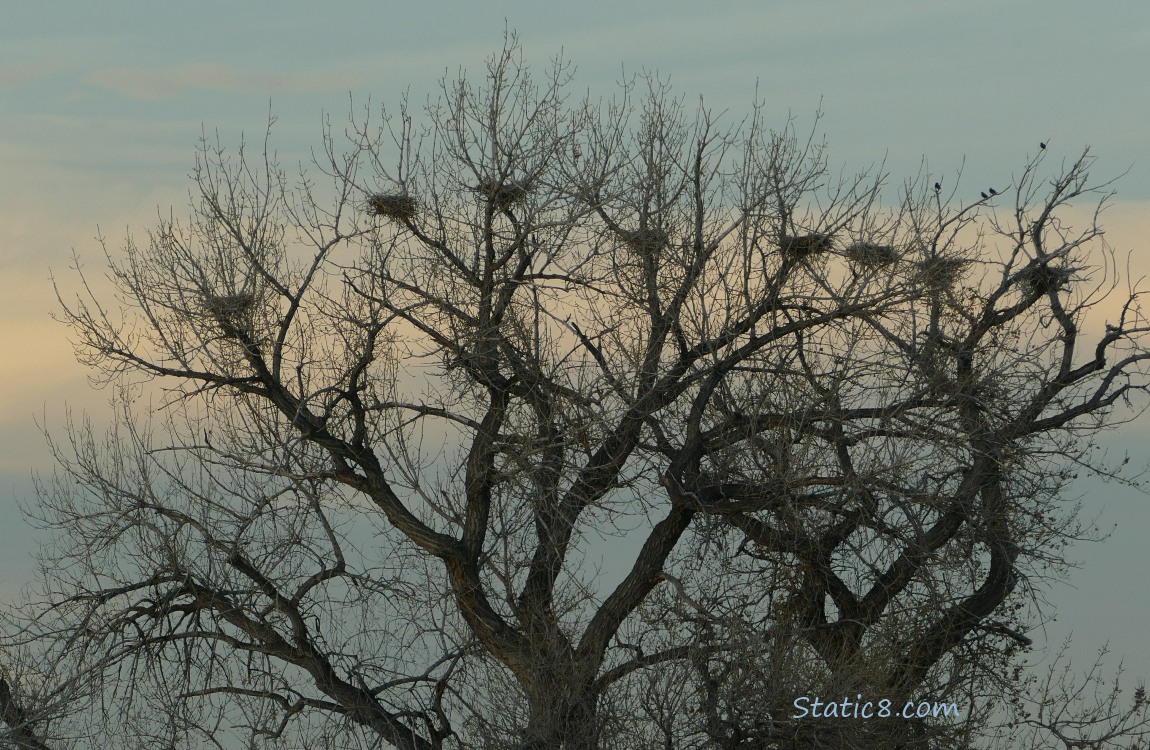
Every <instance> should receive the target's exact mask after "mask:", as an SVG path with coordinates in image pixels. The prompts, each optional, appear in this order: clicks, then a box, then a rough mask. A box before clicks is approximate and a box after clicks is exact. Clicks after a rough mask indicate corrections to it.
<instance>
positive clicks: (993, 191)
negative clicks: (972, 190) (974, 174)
mask: <svg viewBox="0 0 1150 750" xmlns="http://www.w3.org/2000/svg"><path fill="white" fill-rule="evenodd" d="M990 194H991V195H998V191H997V190H995V189H994V188H990Z"/></svg>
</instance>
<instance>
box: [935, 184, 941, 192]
mask: <svg viewBox="0 0 1150 750" xmlns="http://www.w3.org/2000/svg"><path fill="white" fill-rule="evenodd" d="M939 190H942V183H941V182H936V183H934V192H936V193H937V192H938V191H939Z"/></svg>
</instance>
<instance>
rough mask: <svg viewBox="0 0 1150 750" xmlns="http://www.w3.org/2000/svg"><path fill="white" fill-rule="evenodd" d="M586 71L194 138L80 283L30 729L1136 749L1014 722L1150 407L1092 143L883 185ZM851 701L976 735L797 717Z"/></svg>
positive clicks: (26, 671) (231, 739)
mask: <svg viewBox="0 0 1150 750" xmlns="http://www.w3.org/2000/svg"><path fill="white" fill-rule="evenodd" d="M570 82H571V71H570V68H569V67H568V66H567V65H566V64H564V63H563V62H562V61H558V62H556V63H554V64H553V65H552V66H551V67H550V68H547V69H545V70H542V71H537V70H536V71H533V70H531V69H530V68H529V67H528V66H527V65H526V64H524V62H523V60H522V59H521V57H520V54H519V50H518V48H517V46H516V45H515V44H514V41H513V40H512V42H511V43H510V44H508V45H507V46H506V47H505V48H504V49H503V50H502V51H501V52H500V53H498V54H496V55H495V56H493V57H492V58H491V59H490V61H489V63H488V66H487V68H486V71H485V73H484V74H483V75H482V76H480V77H479V78H478V79H477V80H472V79H469V78H468V77H466V76H461V77H460V78H459V79H458V80H446V81H445V82H444V84H443V88H442V91H441V92H440V93H439V96H438V98H432V99H429V103H428V104H427V105H426V106H425V107H424V108H422V109H415V108H411V107H409V106H408V105H407V104H406V102H404V103H402V104H401V105H400V106H399V108H398V109H397V110H395V111H391V112H388V111H384V112H383V113H382V115H376V114H374V113H369V114H368V115H365V116H363V117H361V118H358V119H353V120H352V122H351V124H350V125H349V127H348V129H347V130H346V132H345V135H346V139H344V138H341V137H340V135H339V134H338V133H333V132H331V131H330V130H329V131H328V132H326V133H325V136H324V141H323V143H324V149H323V151H322V155H321V157H320V158H318V159H317V160H316V163H315V164H314V165H313V166H312V167H311V168H309V169H301V170H300V171H299V174H298V175H292V174H289V173H288V172H287V171H286V170H285V169H284V168H283V167H281V165H280V164H279V163H278V162H277V160H276V157H275V154H274V152H273V150H272V149H271V147H270V145H268V144H269V143H270V141H265V144H264V148H263V150H262V151H257V152H253V151H252V150H251V148H249V147H244V148H240V149H239V150H237V151H234V152H233V151H229V150H228V149H226V148H224V147H223V146H222V145H220V144H219V143H217V142H213V141H210V140H206V139H205V141H204V142H203V143H202V144H201V148H200V150H199V154H198V158H197V162H196V169H195V172H194V175H193V176H194V185H195V187H194V196H193V202H192V206H191V212H190V215H189V216H188V218H186V219H176V218H164V217H161V218H160V219H159V221H158V222H157V223H156V224H155V225H154V226H153V227H152V228H151V229H150V230H149V231H148V232H147V233H146V236H145V237H142V238H140V239H133V238H129V239H128V240H127V241H126V243H125V245H124V246H123V247H122V248H120V249H118V250H108V253H107V255H108V269H109V272H110V280H111V282H112V284H113V285H114V287H115V289H114V291H113V292H111V293H110V294H105V293H103V292H101V290H100V289H99V288H98V285H97V284H92V285H91V286H89V284H88V282H87V281H86V280H83V281H82V284H81V286H80V294H78V295H76V294H73V293H71V292H69V291H67V290H66V288H65V290H64V291H62V292H61V304H62V306H63V318H64V320H65V321H66V322H67V324H68V326H69V327H70V330H71V333H72V336H73V337H74V339H75V342H76V346H77V351H78V353H79V356H80V357H81V359H82V360H83V361H84V362H85V363H87V364H89V365H91V366H92V367H93V368H94V369H93V372H95V373H97V374H98V376H99V377H100V378H102V379H103V382H105V383H108V384H111V385H112V386H113V387H114V388H116V389H117V391H116V392H117V393H119V405H120V411H119V412H118V417H117V419H116V421H115V425H114V427H113V428H112V430H111V431H110V432H109V433H108V434H107V435H106V436H100V435H96V434H94V432H93V430H91V429H90V428H88V427H86V426H85V424H84V423H77V424H75V425H74V426H73V428H72V429H71V430H70V431H69V434H68V438H69V439H68V440H63V441H59V442H55V443H53V446H54V448H55V452H56V456H57V459H58V462H59V471H58V472H57V475H56V476H55V477H54V478H51V479H45V480H44V481H43V482H42V483H41V485H40V493H39V494H40V501H39V506H38V508H39V509H38V511H37V516H38V518H39V519H40V520H41V521H42V523H44V524H45V525H46V526H48V527H49V528H51V529H53V530H54V531H55V532H57V533H58V534H59V535H60V536H59V539H60V542H59V543H58V544H57V546H56V547H55V548H54V550H53V551H52V554H53V558H52V560H53V563H52V566H51V568H50V569H49V571H48V575H47V578H46V580H45V582H44V584H43V588H42V593H41V596H40V597H39V598H38V599H37V600H36V601H33V602H30V603H29V604H28V605H27V607H26V608H22V609H18V610H13V611H11V612H9V613H8V615H6V618H7V619H6V626H5V628H6V629H5V635H4V638H5V640H4V650H3V652H2V653H3V660H4V661H3V662H2V663H0V670H3V671H2V675H0V676H3V678H4V679H3V680H2V681H0V687H2V688H3V690H2V691H0V716H2V718H3V720H4V722H5V723H6V724H7V725H8V727H9V729H10V733H9V737H10V741H12V742H14V743H16V745H17V746H20V747H49V748H63V747H74V746H77V745H82V746H94V745H95V743H96V742H97V741H106V742H114V743H116V744H117V746H121V747H137V746H138V747H171V748H176V747H189V748H199V747H229V746H236V747H238V746H240V745H242V746H244V747H251V748H263V747H268V748H273V747H285V748H294V747H301V748H302V747H308V748H327V747H330V748H336V747H340V748H345V747H365V748H366V747H395V748H402V749H403V750H433V749H434V750H439V749H447V748H452V749H454V748H459V749H462V748H469V749H470V748H476V749H483V750H495V749H497V748H518V749H521V750H546V749H551V748H554V749H556V750H557V749H558V748H566V749H569V750H575V749H578V750H600V749H601V750H608V749H612V748H619V749H620V750H623V749H632V748H654V747H660V748H667V749H669V750H680V749H681V750H686V749H688V748H700V749H701V748H723V749H727V748H730V749H731V750H734V749H736V748H747V749H753V748H763V749H766V748H780V749H781V748H810V747H828V748H855V747H884V748H887V747H905V748H912V747H916V748H918V747H939V748H942V747H952V748H963V747H972V746H990V745H992V744H994V743H995V742H1002V743H1006V744H1005V745H1004V746H1010V747H1027V746H1029V747H1048V746H1049V743H1051V742H1065V743H1066V747H1068V748H1069V747H1072V746H1076V745H1072V744H1070V743H1072V742H1078V741H1084V740H1089V741H1102V740H1103V739H1105V740H1106V741H1117V740H1118V739H1122V740H1123V741H1130V740H1137V738H1139V737H1141V735H1142V733H1143V732H1144V731H1145V726H1146V724H1145V711H1144V709H1145V699H1144V694H1143V693H1142V692H1141V691H1139V692H1138V693H1137V694H1136V695H1135V699H1134V701H1133V703H1132V704H1131V702H1130V701H1128V700H1127V701H1126V702H1124V703H1123V702H1120V701H1119V698H1118V692H1117V687H1116V686H1115V688H1114V690H1113V691H1111V692H1106V691H1103V693H1102V695H1101V699H1100V703H1099V704H1098V705H1097V706H1086V707H1085V708H1081V707H1079V708H1080V712H1079V713H1077V714H1071V713H1068V710H1069V709H1068V706H1070V704H1072V703H1073V701H1074V700H1075V699H1076V697H1077V694H1076V692H1075V691H1076V690H1077V688H1076V687H1075V686H1074V685H1071V684H1069V683H1067V684H1063V683H1060V682H1059V681H1058V677H1059V676H1058V675H1057V674H1054V673H1052V675H1051V678H1050V679H1049V680H1048V681H1047V682H1046V683H1045V687H1044V688H1043V692H1042V693H1041V694H1040V697H1039V698H1038V699H1036V700H1037V703H1038V707H1037V708H1035V707H1034V706H1030V707H1028V706H1027V704H1026V703H1025V701H1026V699H1027V695H1028V691H1029V690H1031V686H1030V683H1028V680H1032V679H1033V678H1032V677H1027V676H1026V674H1024V673H1023V672H1022V671H1021V670H1020V664H1021V661H1020V655H1021V654H1022V653H1024V652H1025V650H1026V649H1027V647H1029V646H1030V645H1031V637H1030V635H1028V633H1030V632H1031V630H1032V629H1033V628H1034V627H1035V626H1036V625H1038V624H1040V622H1039V621H1038V620H1037V614H1036V611H1035V610H1034V608H1033V607H1032V604H1033V602H1034V599H1035V597H1036V595H1037V594H1038V593H1039V592H1040V591H1041V587H1042V585H1043V581H1045V580H1046V579H1047V577H1048V576H1051V575H1055V576H1056V575H1059V574H1060V573H1061V572H1062V570H1063V567H1064V563H1065V560H1064V558H1063V555H1062V552H1063V549H1064V545H1065V544H1066V543H1067V541H1068V540H1071V539H1073V538H1075V537H1076V536H1079V535H1081V534H1082V533H1083V530H1082V529H1081V528H1080V526H1079V525H1078V523H1077V521H1076V512H1077V511H1076V508H1074V507H1073V506H1072V505H1071V504H1068V503H1066V502H1065V497H1064V496H1065V491H1066V489H1067V486H1068V484H1069V482H1070V481H1071V479H1072V478H1073V476H1074V474H1075V473H1076V472H1078V471H1082V470H1103V471H1109V469H1106V467H1103V466H1101V465H1099V464H1098V463H1097V462H1096V461H1095V460H1094V458H1093V454H1092V453H1091V451H1090V448H1091V446H1092V445H1093V444H1094V438H1095V436H1096V435H1097V434H1098V433H1099V432H1100V431H1101V430H1103V429H1105V428H1108V427H1110V426H1113V425H1115V424H1118V423H1120V422H1121V421H1123V420H1124V419H1127V418H1129V416H1131V415H1132V414H1133V413H1134V412H1133V411H1132V410H1131V405H1133V406H1135V407H1137V406H1140V405H1141V404H1142V403H1143V401H1142V400H1141V399H1142V396H1143V394H1144V392H1145V390H1146V387H1147V382H1148V381H1147V364H1146V363H1147V360H1150V351H1148V350H1147V346H1146V345H1147V331H1148V325H1147V321H1146V319H1145V318H1144V316H1143V312H1142V308H1141V306H1140V299H1141V298H1140V293H1139V292H1138V291H1137V290H1135V289H1133V288H1130V287H1127V286H1126V285H1125V282H1124V281H1123V280H1122V279H1121V278H1120V275H1119V273H1118V271H1119V267H1120V264H1119V263H1116V262H1115V258H1114V255H1113V252H1112V250H1111V249H1110V248H1109V247H1108V246H1107V245H1106V244H1105V242H1104V240H1103V236H1102V230H1101V228H1100V226H1099V225H1098V223H1097V219H1098V212H1097V211H1095V212H1094V213H1090V212H1089V211H1087V212H1085V213H1084V212H1082V211H1081V207H1082V206H1083V204H1084V202H1085V203H1089V204H1090V205H1091V206H1094V207H1097V208H1098V209H1101V207H1102V206H1104V205H1105V202H1106V200H1107V199H1108V198H1109V196H1110V194H1111V193H1110V188H1109V185H1108V184H1107V183H1096V182H1092V181H1091V178H1090V176H1089V169H1090V166H1091V163H1092V159H1091V157H1090V156H1089V154H1088V153H1086V152H1084V153H1082V154H1081V155H1080V156H1079V157H1078V158H1072V159H1068V160H1066V161H1064V162H1062V163H1054V162H1057V160H1058V158H1059V157H1058V156H1056V155H1055V154H1054V153H1053V152H1054V151H1055V149H1054V148H1047V147H1046V145H1045V144H1043V146H1042V148H1040V149H1039V148H1038V144H1037V142H1036V143H1035V144H1034V145H1035V149H1036V153H1035V155H1034V156H1032V157H1029V158H1027V159H1025V160H1024V161H1023V162H1022V164H1021V166H1020V171H1018V172H1017V173H1016V176H1015V177H1014V180H1013V182H1012V184H1010V185H998V186H996V188H995V189H993V190H990V189H988V188H983V187H975V188H971V189H970V190H969V191H968V190H966V189H965V188H964V189H963V190H961V191H960V190H959V189H958V188H957V187H950V186H951V185H953V184H955V182H956V181H955V180H954V179H949V178H948V179H941V180H940V178H939V177H938V176H935V175H929V174H926V173H925V172H924V173H923V174H919V175H917V176H915V177H912V178H911V179H909V180H907V181H906V182H905V183H902V184H901V185H899V186H896V187H893V188H892V187H891V186H889V185H888V176H887V175H886V174H884V173H883V172H882V170H881V169H877V170H876V169H872V170H869V171H866V172H864V173H860V174H858V175H854V176H849V175H848V176H843V174H842V173H837V172H836V170H834V169H832V168H831V166H830V160H829V156H828V153H827V150H826V147H825V144H824V143H823V142H822V141H821V140H820V139H819V136H818V129H817V120H816V123H815V124H814V125H812V127H811V128H810V129H809V130H807V129H806V128H801V129H800V128H799V126H798V125H797V123H796V122H795V121H794V120H790V119H786V120H783V121H781V122H780V123H779V124H778V127H776V128H774V129H772V128H771V127H770V125H769V123H768V115H767V112H766V110H765V107H764V106H763V104H762V103H759V102H756V103H754V104H753V106H752V108H751V111H750V113H749V114H748V115H747V116H746V117H745V118H744V119H742V120H741V121H732V120H730V118H728V117H719V116H716V115H714V114H713V113H712V112H711V111H710V110H709V109H707V108H706V106H705V105H703V104H702V103H700V104H699V105H698V106H697V107H692V106H688V104H687V102H686V101H685V100H684V99H683V98H681V97H676V96H675V95H674V94H673V92H672V91H671V89H670V87H669V86H668V85H667V84H666V82H665V81H663V80H661V79H659V78H658V77H655V76H648V77H637V78H633V79H629V80H627V81H624V82H623V83H622V84H621V87H620V89H619V90H618V92H617V93H616V94H615V95H614V96H613V97H611V98H602V99H597V98H592V97H587V98H583V99H577V98H575V97H573V96H572V95H571V94H570V93H569V90H570ZM944 185H946V186H947V187H945V188H944V187H943V186H944ZM984 190H985V191H986V194H985V195H982V196H980V195H979V194H980V193H981V192H982V191H984ZM968 192H969V195H967V193H968ZM1088 316H1094V317H1095V318H1097V319H1098V320H1101V319H1102V318H1105V320H1106V324H1105V327H1104V328H1102V327H1101V326H1100V327H1099V328H1100V330H1099V331H1098V332H1097V334H1092V331H1093V329H1092V328H1091V327H1090V325H1089V321H1088ZM142 393H150V394H153V395H152V398H154V399H156V400H155V401H151V402H149V401H146V400H144V399H143V398H142V397H141V394H142ZM605 552H606V553H609V557H610V560H611V561H612V562H611V564H610V565H606V566H603V565H601V564H599V563H600V558H601V557H602V556H603V555H604V554H605ZM620 561H622V562H620ZM1090 679H1091V680H1094V682H1095V683H1097V682H1098V678H1097V676H1096V675H1094V674H1093V673H1092V675H1091V676H1090ZM856 696H859V700H862V701H866V700H870V701H874V702H876V703H877V702H878V701H879V700H881V699H888V700H890V701H892V702H893V704H894V706H895V710H898V709H899V708H900V707H901V706H902V705H904V704H905V703H906V702H908V701H911V702H914V703H915V704H917V703H918V702H919V701H921V700H926V701H930V702H937V703H938V704H940V705H941V704H951V703H953V704H955V705H956V706H958V708H959V710H960V711H961V714H962V717H961V719H954V718H946V717H941V718H940V717H938V716H933V715H932V716H929V717H922V716H921V715H920V716H918V717H914V718H905V717H899V716H894V717H890V718H887V717H881V718H876V719H875V720H873V721H871V720H866V721H844V720H838V721H836V720H832V719H827V718H820V717H816V716H811V715H809V714H808V715H797V714H800V713H801V712H799V711H797V710H796V707H797V706H798V703H796V700H797V699H800V698H803V697H806V698H808V699H811V700H813V699H814V698H816V697H818V698H820V699H821V701H822V702H823V703H830V702H839V701H842V699H843V698H844V697H846V698H850V699H851V700H854V699H855V697H856ZM1131 705H1132V707H1131ZM1028 711H1029V713H1027V712H1028ZM20 743H23V744H20ZM229 743H239V744H234V745H229ZM1028 743H1029V744H1028ZM1077 746H1081V745H1077Z"/></svg>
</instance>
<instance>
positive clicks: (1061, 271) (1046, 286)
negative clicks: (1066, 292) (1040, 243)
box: [1018, 264, 1077, 295]
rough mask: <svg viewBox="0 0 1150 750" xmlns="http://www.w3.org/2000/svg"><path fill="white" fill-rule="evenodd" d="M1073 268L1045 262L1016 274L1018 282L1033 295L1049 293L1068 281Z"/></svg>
mask: <svg viewBox="0 0 1150 750" xmlns="http://www.w3.org/2000/svg"><path fill="white" fill-rule="evenodd" d="M1075 270H1077V269H1074V268H1054V267H1052V266H1048V265H1046V264H1042V265H1037V266H1031V267H1029V268H1025V269H1023V270H1022V272H1021V273H1019V275H1018V280H1019V282H1020V283H1021V284H1022V285H1023V286H1024V287H1025V288H1026V289H1027V290H1028V291H1029V292H1030V293H1031V294H1034V295H1042V294H1049V293H1050V292H1053V291H1057V290H1059V289H1061V288H1062V287H1064V286H1067V285H1068V284H1069V283H1070V277H1071V276H1073V275H1074V271H1075Z"/></svg>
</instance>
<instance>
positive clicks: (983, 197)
mask: <svg viewBox="0 0 1150 750" xmlns="http://www.w3.org/2000/svg"><path fill="white" fill-rule="evenodd" d="M989 197H990V196H989V195H987V194H986V193H983V194H982V199H983V200H986V199H987V198H989Z"/></svg>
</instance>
